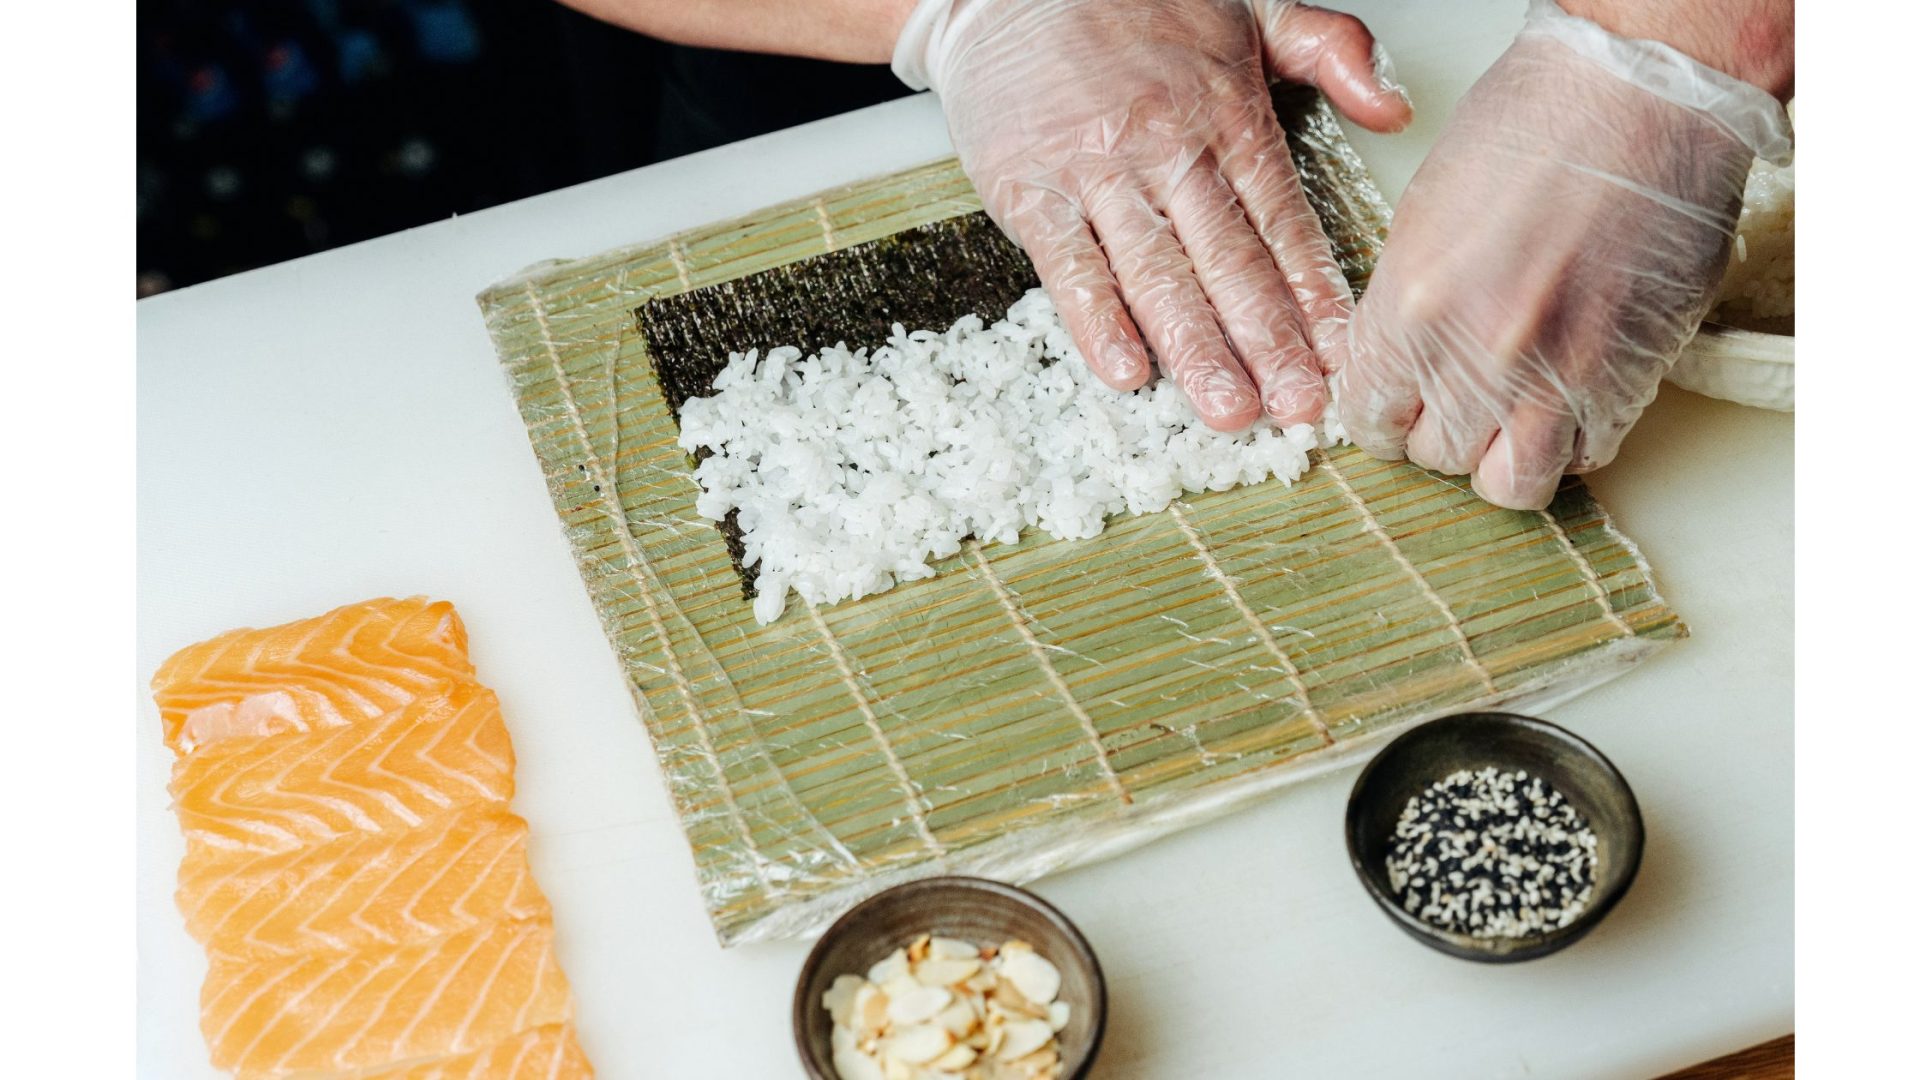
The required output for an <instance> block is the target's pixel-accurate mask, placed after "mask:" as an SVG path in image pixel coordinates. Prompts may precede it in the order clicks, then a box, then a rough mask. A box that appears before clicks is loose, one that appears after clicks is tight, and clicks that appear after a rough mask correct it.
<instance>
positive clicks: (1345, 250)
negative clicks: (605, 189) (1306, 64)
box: [634, 87, 1385, 600]
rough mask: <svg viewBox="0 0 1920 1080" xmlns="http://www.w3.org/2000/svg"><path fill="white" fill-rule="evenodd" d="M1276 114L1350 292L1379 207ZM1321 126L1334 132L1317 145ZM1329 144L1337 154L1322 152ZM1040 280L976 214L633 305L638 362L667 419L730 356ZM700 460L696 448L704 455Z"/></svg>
mask: <svg viewBox="0 0 1920 1080" xmlns="http://www.w3.org/2000/svg"><path fill="white" fill-rule="evenodd" d="M1273 104H1274V111H1275V113H1276V114H1277V115H1278V116H1279V118H1280V121H1281V124H1282V126H1283V127H1284V128H1285V129H1286V132H1287V141H1288V145H1289V149H1290V150H1292V152H1293V158H1294V162H1295V164H1296V166H1297V167H1298V170H1299V173H1300V180H1301V186H1302V188H1303V190H1304V191H1305V193H1306V196H1307V201H1308V204H1309V205H1311V206H1312V207H1313V209H1314V211H1315V212H1316V213H1318V214H1319V215H1320V217H1321V220H1322V221H1323V222H1326V223H1327V226H1328V228H1327V232H1328V235H1329V238H1330V239H1331V240H1332V243H1333V249H1334V254H1335V256H1336V257H1337V258H1338V260H1339V262H1340V267H1341V269H1342V270H1343V271H1344V272H1345V273H1346V275H1347V277H1348V279H1349V280H1350V281H1351V282H1352V283H1353V285H1354V289H1355V291H1356V293H1357V292H1358V290H1359V289H1361V288H1362V287H1364V285H1365V281H1366V274H1367V271H1368V270H1370V269H1371V268H1372V265H1373V258H1374V255H1375V253H1376V252H1377V250H1378V247H1379V244H1380V243H1381V242H1382V241H1383V240H1384V239H1385V237H1384V234H1383V233H1372V232H1368V233H1360V232H1356V230H1355V227H1354V223H1356V222H1360V221H1369V220H1373V219H1374V218H1373V217H1369V216H1368V215H1369V213H1372V214H1374V215H1375V216H1377V215H1378V211H1379V210H1380V209H1384V208H1375V207H1371V206H1370V207H1368V208H1367V210H1368V212H1367V213H1356V211H1355V210H1354V209H1353V208H1351V207H1349V206H1348V205H1347V202H1346V200H1348V199H1350V198H1352V197H1353V196H1352V194H1351V193H1352V192H1355V191H1367V192H1371V190H1372V187H1371V182H1370V181H1368V180H1367V178H1366V168H1365V165H1364V164H1363V163H1361V162H1360V161H1359V159H1358V158H1356V157H1353V156H1352V153H1351V150H1350V149H1349V148H1346V144H1345V142H1344V139H1342V138H1341V137H1340V136H1339V132H1338V127H1337V125H1336V124H1335V122H1334V120H1333V119H1332V116H1331V114H1330V113H1328V112H1327V111H1326V110H1325V109H1323V108H1318V107H1317V105H1318V95H1317V94H1316V93H1315V92H1314V91H1312V90H1309V89H1305V88H1301V87H1276V88H1275V90H1274V94H1273ZM1323 126H1327V127H1331V130H1330V131H1325V132H1324V133H1325V134H1328V135H1331V136H1332V138H1331V139H1328V140H1324V141H1323V140H1322V139H1321V138H1319V137H1317V136H1318V135H1320V134H1322V133H1323V131H1322V129H1323ZM1332 146H1338V147H1340V148H1342V149H1346V154H1345V155H1344V156H1343V155H1342V154H1340V153H1337V152H1330V150H1329V148H1330V147H1332ZM1039 284H1040V279H1039V277H1038V275H1037V274H1035V273H1034V269H1033V264H1032V263H1031V262H1030V261H1028V259H1027V257H1026V254H1025V253H1024V252H1022V251H1021V250H1020V248H1019V247H1018V246H1017V245H1015V244H1014V243H1013V242H1012V241H1011V240H1009V239H1007V237H1006V234H1004V233H1002V232H1001V231H1000V228H999V226H997V225H995V224H994V223H993V220H992V219H991V218H989V217H988V216H987V215H986V213H985V212H984V211H975V212H973V213H970V214H963V215H960V216H958V217H953V218H947V219H945V220H942V221H935V222H931V223H929V224H926V225H921V226H917V227H915V228H911V229H906V230H903V231H901V232H898V233H894V234H893V235H891V236H885V237H882V238H880V239H878V240H873V241H869V242H868V243H864V244H856V245H854V246H852V247H849V248H844V249H842V250H840V251H832V252H828V253H826V254H823V255H815V256H811V257H809V258H805V259H800V260H798V261H796V262H792V263H789V264H787V265H785V266H779V267H775V268H773V269H771V270H763V271H761V272H759V273H755V274H749V275H747V276H745V277H741V278H736V279H734V280H732V281H723V282H720V283H718V284H714V285H708V286H705V287H702V288H698V289H691V290H688V291H686V292H682V293H676V294H674V295H671V296H661V297H656V298H654V299H652V300H650V301H648V302H647V303H645V304H642V305H641V306H640V307H638V308H637V309H635V311H634V318H635V321H636V322H637V324H638V328H639V332H640V335H641V338H642V340H643V341H645V343H646V354H647V358H648V360H649V361H650V362H651V364H652V365H653V373H654V377H655V378H656V379H657V380H659V383H660V390H661V394H662V396H663V397H664V398H665V399H666V403H667V408H668V409H669V410H670V411H671V412H672V414H673V418H674V421H675V423H678V422H679V419H680V407H681V406H682V405H684V404H685V403H686V401H687V399H689V398H695V397H704V396H706V395H707V394H710V393H712V392H713V378H714V376H715V375H717V374H719V373H720V370H721V369H722V368H724V367H726V365H727V357H728V355H729V354H731V353H735V352H745V351H747V350H748V349H759V350H761V351H762V352H765V351H766V350H767V349H770V348H776V347H778V346H782V345H793V346H798V347H799V348H800V349H801V350H802V351H803V352H815V351H818V350H820V349H823V348H828V347H830V346H832V345H834V344H837V343H841V342H844V343H846V344H847V345H848V346H849V347H850V348H855V349H858V348H874V347H877V346H879V345H881V344H884V343H885V342H886V339H887V336H888V335H889V334H890V333H891V332H892V330H893V325H894V324H895V323H899V324H900V325H901V326H903V327H905V328H906V329H908V330H944V329H945V328H946V327H948V326H950V325H952V324H953V322H954V321H955V320H957V319H959V318H960V317H961V316H963V315H966V314H968V313H972V314H975V315H978V316H980V317H981V318H982V319H985V320H987V321H988V322H992V321H994V320H996V319H999V318H1001V317H1002V316H1004V315H1005V314H1006V311H1007V308H1008V307H1010V306H1012V304H1013V302H1014V301H1015V300H1018V299H1019V298H1020V297H1021V295H1022V294H1024V293H1025V292H1026V291H1027V290H1028V289H1031V288H1035V287H1037V286H1038V285H1039ZM702 456H704V451H703V452H702ZM720 533H721V535H722V537H724V538H725V540H726V544H727V552H728V554H729V556H731V558H732V560H733V568H734V570H735V571H737V572H738V573H739V574H740V584H741V591H742V593H743V594H744V595H745V596H746V597H747V598H748V599H749V600H751V599H752V598H753V596H754V588H753V575H752V574H750V573H748V572H747V569H746V567H745V565H744V564H743V562H742V559H743V557H744V556H745V553H746V551H745V547H744V546H743V545H742V543H741V540H740V528H739V524H738V522H737V521H736V519H735V515H734V514H732V513H729V514H728V515H727V517H726V519H725V520H723V521H722V522H721V523H720Z"/></svg>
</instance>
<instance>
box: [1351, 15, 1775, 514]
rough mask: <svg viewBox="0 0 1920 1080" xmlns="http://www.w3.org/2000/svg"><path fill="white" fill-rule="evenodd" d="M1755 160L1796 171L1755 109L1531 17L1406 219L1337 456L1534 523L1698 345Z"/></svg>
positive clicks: (1423, 179)
mask: <svg viewBox="0 0 1920 1080" xmlns="http://www.w3.org/2000/svg"><path fill="white" fill-rule="evenodd" d="M1756 153H1758V154H1760V155H1761V156H1764V157H1766V158H1767V159H1768V160H1773V161H1784V160H1787V159H1789V158H1790V156H1791V153H1792V144H1791V140H1790V137H1789V134H1788V127H1787V117H1786V113H1785V110H1784V109H1782V107H1781V106H1780V104H1779V102H1778V101H1776V100H1774V98H1772V97H1771V96H1769V95H1768V94H1767V93H1765V92H1764V91H1762V90H1761V89H1759V88H1758V87H1756V86H1752V85H1750V84H1747V83H1743V82H1740V81H1738V80H1736V79H1734V78H1733V77H1731V76H1728V75H1725V74H1722V73H1721V72H1718V71H1715V70H1713V69H1711V68H1707V67H1705V66H1703V65H1701V64H1699V63H1696V62H1695V61H1693V60H1691V59H1689V58H1688V57H1687V56H1685V55H1683V54H1681V53H1679V52H1677V51H1675V50H1673V49H1671V48H1668V47H1666V46H1664V45H1659V44H1656V43H1653V42H1647V41H1630V40H1627V39H1625V38H1621V37H1618V36H1615V35H1613V34H1610V33H1608V32H1607V31H1606V30H1604V29H1602V28H1601V27H1600V26H1598V25H1597V24H1595V23H1592V22H1589V21H1587V20H1584V19H1576V18H1574V17H1573V16H1571V15H1568V14H1566V13H1565V12H1563V11H1561V10H1560V9H1559V8H1558V7H1557V6H1555V5H1554V4H1553V3H1552V2H1551V0H1535V2H1534V4H1533V7H1532V10H1531V11H1530V12H1529V13H1528V16H1527V23H1526V26H1525V28H1524V29H1523V30H1522V31H1521V33H1520V35H1519V37H1518V38H1517V39H1516V40H1515V41H1514V43H1513V45H1512V47H1510V48H1509V49H1508V50H1507V52H1506V54H1505V55H1503V56H1502V57H1501V58H1500V59H1499V60H1498V61H1496V62H1495V63H1494V65H1493V67H1492V68H1491V69H1490V70H1489V71H1488V72H1487V74H1486V75H1485V76H1484V77H1482V78H1481V79H1480V81H1479V82H1478V83H1475V84H1474V86H1473V88H1472V89H1471V90H1470V91H1468V93H1467V96H1466V97H1465V99H1463V100H1462V101H1461V103H1460V107H1459V109H1458V111H1457V112H1456V113H1455V114H1454V116H1453V118H1452V120H1451V122H1450V123H1449V125H1448V127H1447V129H1446V131H1445V132H1444V133H1443V134H1442V135H1441V137H1440V141H1439V143H1438V144H1437V145H1436V146H1435V147H1434V149H1433V151H1432V153H1431V154H1429V155H1428V157H1427V159H1426V161H1425V163H1424V164H1422V165H1421V167H1420V171H1419V172H1418V173H1417V174H1416V175H1415V176H1414V178H1413V181H1412V182H1411V183H1410V184H1409V185H1408V187H1407V191H1406V195H1405V197H1404V198H1402V199H1401V201H1400V206H1399V208H1398V210H1397V212H1396V214H1395V223H1394V227H1393V232H1392V235H1391V236H1390V237H1389V238H1388V241H1387V246H1386V251H1385V252H1384V253H1383V254H1382V256H1381V259H1380V264H1379V266H1378V268H1377V269H1376V270H1375V272H1374V275H1373V280H1372V283H1371V284H1370V285H1369V287H1368V290H1367V294H1366V296H1365V297H1364V298H1363V299H1362V300H1361V302H1360V305H1359V310H1358V311H1357V312H1356V313H1355V315H1354V319H1353V327H1352V340H1351V342H1350V345H1351V353H1350V356H1349V358H1348V359H1347V362H1346V364H1345V366H1344V367H1343V368H1342V370H1340V371H1339V372H1338V373H1337V376H1336V380H1335V385H1336V388H1337V390H1338V394H1339V400H1340V419H1341V421H1342V423H1343V424H1344V425H1345V426H1346V429H1347V433H1348V435H1349V436H1350V437H1352V439H1353V440H1354V441H1355V442H1356V443H1358V444H1359V445H1360V446H1361V447H1363V448H1365V449H1366V450H1368V451H1371V452H1372V453H1374V454H1375V455H1377V456H1380V457H1389V458H1397V457H1400V456H1402V455H1403V454H1404V455H1405V456H1406V457H1408V458H1410V459H1411V460H1413V461H1414V462H1416V463H1417V464H1420V465H1424V466H1427V467H1429V468H1432V469H1436V470H1438V471H1440V472H1446V473H1468V472H1471V473H1472V474H1473V487H1474V490H1475V491H1477V492H1479V493H1480V496H1481V497H1482V498H1484V499H1486V500H1487V501H1489V502H1492V503H1496V504H1499V505H1501V506H1509V507H1515V508H1520V509H1537V508H1542V507H1545V506H1546V505H1547V503H1548V502H1549V501H1550V500H1551V499H1552V498H1553V494H1554V491H1555V489H1556V488H1557V487H1558V485H1559V480H1560V477H1561V475H1562V473H1564V472H1568V471H1572V472H1584V471H1586V470H1590V469H1595V468H1598V467H1599V466H1601V465H1605V464H1606V463H1607V462H1609V461H1611V460H1613V456H1614V454H1615V452H1616V451H1618V450H1619V448H1620V441H1621V439H1622V437H1623V436H1625V435H1626V433H1627V430H1628V429H1629V428H1631V427H1632V426H1633V423H1634V421H1635V420H1636V419H1638V418H1639V416H1640V412H1641V410H1642V409H1643V408H1645V406H1646V405H1647V403H1648V402H1650V401H1652V400H1653V396H1654V392H1655V390H1656V389H1658V387H1659V383H1660V379H1661V377H1662V376H1664V375H1665V374H1666V372H1667V369H1668V368H1669V367H1671V366H1672V364H1673V362H1674V360H1675V359H1676V358H1677V357H1678V356H1679V353H1680V349H1681V347H1682V346H1683V345H1685V344H1686V342H1687V340H1688V339H1689V338H1690V337H1691V336H1692V335H1693V332H1694V331H1695V330H1696V329H1697V328H1698V327H1699V324H1700V320H1701V317H1702V316H1704V315H1705V314H1706V311H1707V308H1708V306H1709V305H1710V303H1711V302H1712V299H1713V295H1714V291H1715V289H1716V287H1717V286H1718V284H1719V281H1720V277H1721V274H1722V272H1723V270H1724V269H1725V267H1726V261H1727V252H1728V248H1729V246H1730V245H1731V244H1732V241H1733V232H1734V224H1735V222H1736V220H1737V219H1738V216H1739V212H1740V201H1741V195H1742V190H1743V188H1744V185H1745V182H1746V175H1747V170H1748V167H1749V166H1750V165H1751V163H1752V160H1753V157H1754V155H1755V154H1756Z"/></svg>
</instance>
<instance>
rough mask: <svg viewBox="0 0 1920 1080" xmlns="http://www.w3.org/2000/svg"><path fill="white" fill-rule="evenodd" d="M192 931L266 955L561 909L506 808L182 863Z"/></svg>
mask: <svg viewBox="0 0 1920 1080" xmlns="http://www.w3.org/2000/svg"><path fill="white" fill-rule="evenodd" d="M176 899H177V900H178V902H179V905H180V910H181V911H182V912H183V913H185V915H186V917H187V931H188V932H189V933H191V934H192V935H193V936H194V938H195V939H196V940H198V941H199V942H200V943H201V944H203V945H205V946H206V948H207V952H208V953H209V954H210V955H214V956H221V957H230V958H241V959H245V958H253V959H265V958H270V957H276V956H296V955H299V954H301V953H304V952H320V951H336V952H337V951H344V950H351V949H364V948H366V947H368V946H372V945H398V944H403V943H405V942H407V941H412V940H418V939H421V938H429V937H434V936H437V935H444V934H453V933H458V932H460V931H462V930H469V929H472V928H474V927H476V926H480V925H482V924H485V923H488V922H494V921H499V920H515V921H525V920H530V919H546V918H550V917H551V909H549V907H548V906H547V898H546V897H545V896H544V895H543V894H542V893H541V892H540V887H539V886H538V885H537V884H535V883H534V880H533V872H532V869H531V868H530V867H529V866H528V865H527V823H526V822H525V821H522V820H521V819H520V818H518V817H516V816H514V815H513V814H510V813H507V812H506V811H505V809H504V808H502V807H501V806H499V805H498V804H495V805H489V806H484V807H468V808H464V809H460V810H455V811H453V812H451V813H447V814H442V815H441V816H439V817H437V818H434V819H433V820H431V821H429V822H427V823H426V824H424V825H422V826H421V827H420V828H417V829H409V830H407V831H405V832H400V833H376V834H372V835H362V836H352V837H347V838H344V839H342V840H338V841H334V842H332V843H327V844H319V845H315V846H313V847H307V848H302V849H300V850H298V851H290V852H283V853H280V854H274V855H262V856H257V857H254V858H251V859H248V860H246V861H244V862H236V861H235V860H232V859H226V860H201V861H200V863H199V865H198V866H194V867H191V868H189V867H186V866H183V867H182V871H181V877H180V888H179V891H178V893H177V894H176Z"/></svg>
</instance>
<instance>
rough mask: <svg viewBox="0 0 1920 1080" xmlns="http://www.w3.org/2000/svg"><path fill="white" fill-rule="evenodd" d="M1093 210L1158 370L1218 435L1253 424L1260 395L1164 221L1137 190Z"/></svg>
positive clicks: (1099, 201) (1113, 193)
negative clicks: (1177, 385)
mask: <svg viewBox="0 0 1920 1080" xmlns="http://www.w3.org/2000/svg"><path fill="white" fill-rule="evenodd" d="M1088 210H1089V211H1090V213H1089V217H1090V218H1091V219H1092V221H1093V228H1094V232H1095V234H1096V235H1097V236H1098V237H1099V239H1100V244H1101V246H1102V247H1104V248H1105V249H1106V250H1107V253H1108V256H1109V258H1111V259H1112V264H1113V270H1114V275H1115V276H1116V277H1117V278H1119V280H1120V293H1121V295H1122V296H1124V297H1125V298H1126V301H1127V310H1128V311H1130V312H1132V313H1133V319H1134V322H1135V323H1136V324H1137V325H1138V326H1139V327H1140V332H1141V333H1142V334H1143V335H1145V336H1146V339H1147V344H1149V345H1151V346H1152V347H1153V351H1154V353H1155V355H1157V356H1158V357H1159V360H1160V370H1161V371H1162V372H1164V373H1165V374H1166V375H1167V376H1168V377H1169V378H1172V379H1174V380H1176V381H1177V382H1178V384H1179V386H1180V388H1181V389H1182V390H1184V391H1186V395H1187V398H1188V400H1190V401H1191V402H1192V403H1193V411H1194V414H1195V415H1197V416H1198V417H1200V420H1201V421H1202V422H1203V423H1205V424H1206V425H1207V426H1208V427H1210V428H1213V429H1215V430H1217V431H1240V430H1243V429H1244V428H1246V427H1247V425H1249V424H1251V423H1253V421H1254V419H1255V418H1257V417H1258V416H1259V415H1260V398H1259V395H1258V393H1257V392H1256V391H1255V389H1254V385H1253V381H1252V380H1251V379H1249V378H1248V377H1247V373H1246V372H1245V371H1243V370H1242V369H1241V367H1240V362H1239V361H1238V360H1237V359H1235V358H1234V355H1233V350H1232V349H1231V348H1229V347H1228V345H1227V339H1226V335H1224V334H1223V333H1221V330H1220V323H1219V321H1218V319H1217V318H1216V317H1215V315H1214V311H1213V305H1211V304H1209V303H1208V302H1207V296H1206V293H1205V292H1204V291H1202V290H1201V288H1200V282H1199V279H1198V278H1196V277H1195V276H1194V272H1193V264H1192V262H1190V261H1189V260H1188V258H1187V254H1186V252H1185V251H1183V250H1181V248H1180V243H1179V241H1177V240H1175V239H1174V236H1173V230H1172V228H1171V227H1170V226H1169V225H1168V223H1167V220H1166V218H1164V217H1162V216H1161V215H1160V214H1159V213H1157V212H1155V211H1154V209H1153V208H1152V207H1151V206H1149V205H1147V202H1146V199H1145V197H1144V196H1142V195H1141V194H1140V192H1139V191H1137V190H1132V189H1126V190H1108V191H1106V192H1103V193H1101V194H1100V195H1099V196H1098V197H1096V198H1095V199H1093V200H1092V201H1091V203H1090V204H1089V206H1088Z"/></svg>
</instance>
